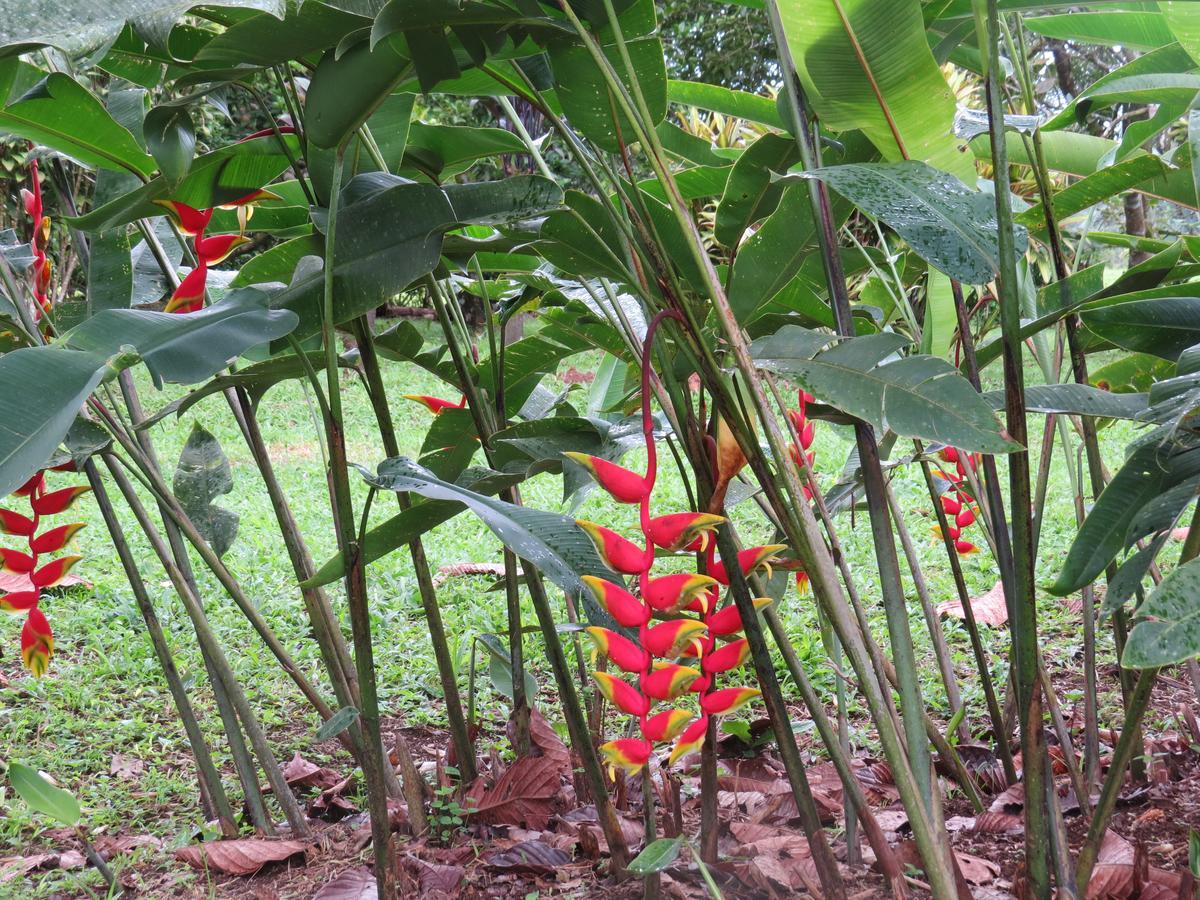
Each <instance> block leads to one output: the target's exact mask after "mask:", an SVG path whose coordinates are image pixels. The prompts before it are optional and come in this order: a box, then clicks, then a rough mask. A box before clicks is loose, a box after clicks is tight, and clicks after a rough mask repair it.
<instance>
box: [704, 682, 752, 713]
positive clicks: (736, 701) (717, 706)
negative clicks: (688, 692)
mask: <svg viewBox="0 0 1200 900" xmlns="http://www.w3.org/2000/svg"><path fill="white" fill-rule="evenodd" d="M761 693H762V691H760V690H758V689H757V688H750V687H731V688H722V689H721V690H719V691H713V692H712V693H711V694H706V695H705V696H704V697H701V698H700V708H701V709H702V710H704V711H705V712H706V713H708V715H710V716H723V715H726V714H728V713H731V712H733V711H734V710H736V709H740V708H741V707H743V706H745V705H746V704H747V703H749V702H750V701H751V700H753V699H754V698H755V697H757V696H759V695H760V694H761Z"/></svg>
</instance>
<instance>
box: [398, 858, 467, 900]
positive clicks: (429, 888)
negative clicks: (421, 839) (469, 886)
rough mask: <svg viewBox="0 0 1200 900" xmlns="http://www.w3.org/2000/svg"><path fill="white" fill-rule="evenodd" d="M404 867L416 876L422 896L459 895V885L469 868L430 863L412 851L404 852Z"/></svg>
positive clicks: (402, 863)
mask: <svg viewBox="0 0 1200 900" xmlns="http://www.w3.org/2000/svg"><path fill="white" fill-rule="evenodd" d="M401 865H402V866H403V868H404V869H405V870H406V871H407V872H409V873H410V874H412V875H413V876H415V877H416V879H417V884H418V885H419V886H420V888H421V894H422V896H430V895H432V896H448V897H456V896H458V886H459V885H460V884H461V883H462V880H463V878H464V877H465V876H466V874H467V870H466V869H464V868H463V867H462V866H454V865H444V864H442V863H430V862H426V861H425V860H423V859H421V858H420V857H418V856H413V855H412V854H411V853H406V854H404V859H403V860H402V862H401Z"/></svg>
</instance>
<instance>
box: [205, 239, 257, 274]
mask: <svg viewBox="0 0 1200 900" xmlns="http://www.w3.org/2000/svg"><path fill="white" fill-rule="evenodd" d="M248 243H250V238H248V237H246V236H245V235H244V234H216V235H213V236H212V237H210V238H206V237H197V238H196V256H197V258H198V259H200V261H201V262H203V263H204V264H206V265H209V266H215V265H217V264H218V263H222V262H224V261H225V260H226V259H228V258H229V254H230V253H232V252H233V251H234V250H236V249H237V248H238V247H241V246H244V245H245V244H248Z"/></svg>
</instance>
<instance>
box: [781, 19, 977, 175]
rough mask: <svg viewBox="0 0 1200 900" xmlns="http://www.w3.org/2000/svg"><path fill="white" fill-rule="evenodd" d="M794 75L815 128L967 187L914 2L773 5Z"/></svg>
mask: <svg viewBox="0 0 1200 900" xmlns="http://www.w3.org/2000/svg"><path fill="white" fill-rule="evenodd" d="M779 12H780V17H781V19H782V24H783V31H784V35H785V36H786V38H787V44H788V47H789V49H790V50H791V52H792V58H793V59H794V61H795V63H796V70H797V73H798V74H799V76H800V79H801V81H802V82H803V83H804V88H805V91H806V92H807V93H808V95H809V97H810V98H811V101H812V105H813V108H814V110H815V111H816V113H817V115H818V116H819V117H820V119H821V122H822V124H823V125H824V126H825V127H827V128H832V129H833V130H835V131H854V130H856V129H859V130H862V131H863V132H864V133H865V134H866V135H867V137H868V138H869V139H870V141H871V143H872V144H874V145H875V146H876V147H877V148H879V152H880V153H882V154H883V157H884V159H890V160H899V159H912V160H919V161H924V162H927V163H929V164H930V165H933V166H936V167H937V168H939V169H942V170H944V171H946V172H950V173H953V174H954V175H956V176H958V177H959V178H960V179H962V180H965V181H969V182H972V183H973V182H974V179H975V167H974V164H973V162H972V161H971V160H970V159H969V158H967V157H966V155H965V154H963V153H960V152H959V149H958V141H957V140H956V139H955V138H954V135H953V132H952V124H953V121H954V114H955V110H956V104H955V100H954V92H953V91H952V90H951V89H950V87H949V85H947V84H946V79H945V77H944V76H943V75H942V73H941V70H940V69H939V68H938V65H937V61H936V60H935V59H934V56H933V52H932V51H931V50H930V47H929V41H928V39H927V38H926V36H925V23H924V21H923V19H922V15H921V2H920V0H889V2H887V3H880V2H879V0H839V2H837V3H831V2H829V0H796V2H792V3H784V4H781V5H780V10H779Z"/></svg>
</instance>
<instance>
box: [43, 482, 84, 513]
mask: <svg viewBox="0 0 1200 900" xmlns="http://www.w3.org/2000/svg"><path fill="white" fill-rule="evenodd" d="M90 490H91V488H90V487H88V486H87V485H76V486H75V487H69V488H62V489H61V490H58V491H52V492H51V493H49V494H43V495H42V496H40V497H37V498H35V499H34V500H33V511H34V512H35V513H37V514H38V515H39V516H54V515H58V514H59V513H60V512H63V511H64V510H66V509H69V508H70V506H71V504H72V503H74V502H75V501H76V500H77V499H79V497H81V496H82V495H84V494H86V493H87V492H88V491H90Z"/></svg>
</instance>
